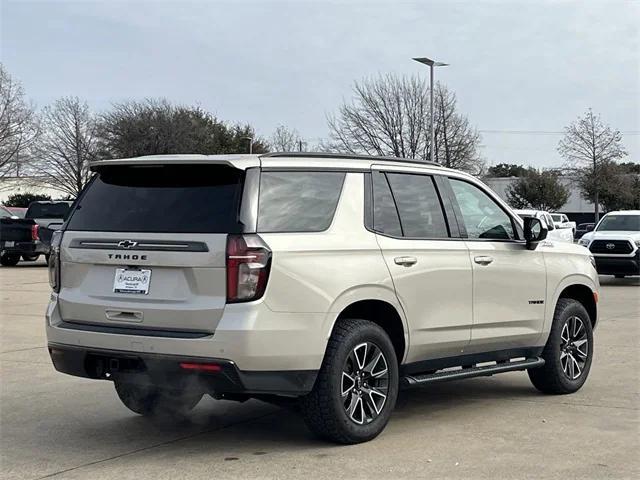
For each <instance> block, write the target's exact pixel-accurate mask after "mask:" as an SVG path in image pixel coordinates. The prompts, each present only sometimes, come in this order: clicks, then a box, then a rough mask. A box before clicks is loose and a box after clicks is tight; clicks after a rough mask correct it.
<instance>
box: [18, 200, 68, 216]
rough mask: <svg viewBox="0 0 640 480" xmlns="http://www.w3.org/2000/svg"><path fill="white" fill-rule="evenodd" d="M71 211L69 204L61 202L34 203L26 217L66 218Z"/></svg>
mask: <svg viewBox="0 0 640 480" xmlns="http://www.w3.org/2000/svg"><path fill="white" fill-rule="evenodd" d="M68 211H69V204H68V203H66V202H59V203H32V204H31V205H29V208H28V209H27V213H25V215H24V217H25V218H65V216H66V215H67V212H68Z"/></svg>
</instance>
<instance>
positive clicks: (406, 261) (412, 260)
mask: <svg viewBox="0 0 640 480" xmlns="http://www.w3.org/2000/svg"><path fill="white" fill-rule="evenodd" d="M393 261H394V263H395V264H396V265H402V266H403V267H410V266H412V265H415V264H416V263H418V259H417V258H416V257H396V258H394V259H393Z"/></svg>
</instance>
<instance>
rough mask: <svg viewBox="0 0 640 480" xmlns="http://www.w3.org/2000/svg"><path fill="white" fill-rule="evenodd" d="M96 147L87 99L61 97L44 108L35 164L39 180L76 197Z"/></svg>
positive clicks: (89, 174) (88, 176) (92, 119)
mask: <svg viewBox="0 0 640 480" xmlns="http://www.w3.org/2000/svg"><path fill="white" fill-rule="evenodd" d="M96 150H97V144H96V136H95V119H94V116H93V115H92V114H91V112H90V110H89V106H88V105H87V103H86V102H83V101H81V100H80V99H79V98H77V97H63V98H60V99H59V100H57V101H56V102H55V103H53V105H51V106H48V107H45V109H44V110H43V112H42V133H41V135H40V138H39V140H38V142H37V145H36V148H35V157H36V159H35V163H34V165H35V168H36V172H37V173H38V174H39V176H40V178H39V179H38V181H39V182H40V183H42V184H45V185H48V186H50V187H52V188H55V189H57V190H61V191H63V192H65V193H68V194H69V195H71V196H72V197H75V196H77V195H78V194H79V193H80V191H81V190H82V188H83V187H84V186H85V185H86V183H87V182H88V181H89V179H90V177H91V172H90V171H89V161H91V160H93V159H94V158H95V157H96Z"/></svg>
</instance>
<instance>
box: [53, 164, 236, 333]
mask: <svg viewBox="0 0 640 480" xmlns="http://www.w3.org/2000/svg"><path fill="white" fill-rule="evenodd" d="M243 178H244V171H242V170H238V169H235V168H232V167H229V166H220V165H188V164H186V165H170V166H144V167H135V166H109V167H106V168H104V169H102V170H100V171H99V174H98V176H97V177H96V178H94V180H93V181H92V183H91V184H90V185H89V187H88V188H87V189H86V191H85V193H84V194H83V196H82V197H81V198H80V200H79V201H78V202H77V204H76V207H75V209H74V211H73V212H72V213H71V215H70V217H69V220H68V222H67V226H66V229H65V231H64V234H63V237H62V244H61V249H60V260H61V263H60V264H61V289H60V293H59V306H60V314H61V316H62V319H63V320H65V321H68V322H82V323H91V324H97V325H105V326H118V327H123V326H127V325H129V326H131V327H135V328H139V329H140V328H142V329H144V328H148V329H154V330H169V331H172V332H176V331H185V332H202V333H209V334H210V333H212V332H214V331H215V328H216V326H217V324H218V322H219V320H220V318H221V317H222V313H223V311H224V308H225V303H226V263H225V261H226V241H227V235H228V234H229V233H237V232H238V231H240V229H241V225H240V224H239V220H238V210H239V203H240V197H241V193H242V183H243Z"/></svg>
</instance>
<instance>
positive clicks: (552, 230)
mask: <svg viewBox="0 0 640 480" xmlns="http://www.w3.org/2000/svg"><path fill="white" fill-rule="evenodd" d="M514 212H516V213H517V214H518V216H519V217H520V218H522V219H524V218H525V217H533V218H537V219H539V220H542V221H543V222H544V223H545V224H546V226H547V228H548V229H549V231H548V232H547V238H548V239H549V240H556V241H558V242H568V243H573V231H572V230H570V229H568V228H560V227H558V226H557V225H556V223H555V222H554V221H553V218H552V217H553V216H552V215H551V214H550V213H548V212H545V211H543V210H514ZM563 217H566V216H565V215H563ZM574 225H575V223H574Z"/></svg>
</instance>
